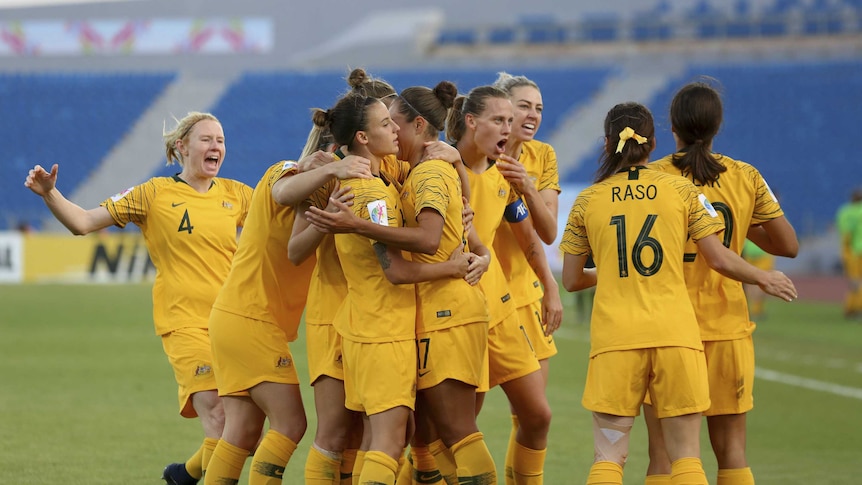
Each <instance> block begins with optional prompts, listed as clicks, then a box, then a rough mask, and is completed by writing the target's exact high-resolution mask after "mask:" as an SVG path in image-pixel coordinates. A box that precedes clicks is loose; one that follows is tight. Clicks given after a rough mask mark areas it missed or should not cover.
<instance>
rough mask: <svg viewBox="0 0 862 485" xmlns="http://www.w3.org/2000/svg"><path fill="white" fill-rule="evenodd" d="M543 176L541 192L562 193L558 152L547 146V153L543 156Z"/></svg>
mask: <svg viewBox="0 0 862 485" xmlns="http://www.w3.org/2000/svg"><path fill="white" fill-rule="evenodd" d="M542 158H543V160H542V174H541V175H540V176H539V180H538V182H539V184H538V187H537V188H538V189H539V191H542V190H546V189H548V190H556V191H557V192H560V172H559V168H558V167H557V152H556V151H554V147H552V146H551V145H547V151H545V153H544V154H543V157H542Z"/></svg>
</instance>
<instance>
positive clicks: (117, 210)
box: [24, 112, 251, 485]
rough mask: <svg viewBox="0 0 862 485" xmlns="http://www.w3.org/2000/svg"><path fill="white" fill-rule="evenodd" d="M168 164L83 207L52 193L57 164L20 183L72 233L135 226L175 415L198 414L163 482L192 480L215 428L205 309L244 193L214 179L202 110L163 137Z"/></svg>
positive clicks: (217, 406) (216, 406) (224, 265)
mask: <svg viewBox="0 0 862 485" xmlns="http://www.w3.org/2000/svg"><path fill="white" fill-rule="evenodd" d="M164 140H165V155H166V157H167V161H168V165H171V164H173V163H174V162H175V161H176V162H177V163H179V165H180V167H182V171H181V172H180V173H178V174H176V175H174V176H173V177H155V178H152V179H150V180H148V181H146V182H144V183H142V184H140V185H138V186H135V187H132V188H130V189H127V190H125V191H123V192H120V193H119V194H117V195H115V196H113V197H111V198H109V199H107V200H105V201H104V202H102V203H101V204H100V206H99V207H96V208H94V209H90V210H85V209H83V208H81V207H79V206H78V205H76V204H74V203H73V202H71V201H69V200H67V199H66V198H65V197H63V194H61V193H60V191H59V190H58V189H57V188H56V183H57V172H58V166H57V165H56V164H55V165H54V166H53V167H52V168H51V172H46V171H45V169H44V168H42V167H41V166H39V165H36V166H35V167H34V168H33V169H32V170H30V173H29V175H28V176H27V180H26V181H25V182H24V185H25V186H27V187H29V188H30V189H31V190H32V191H33V192H35V193H36V194H38V195H40V196H42V198H43V199H44V200H45V204H46V205H47V206H48V208H49V209H51V212H52V213H53V214H54V216H55V217H56V218H57V220H59V221H60V222H62V223H63V225H64V226H66V228H68V229H69V230H70V231H72V233H73V234H76V235H83V234H89V233H91V232H93V231H98V230H100V229H104V228H106V227H108V226H111V225H117V226H119V227H125V225H126V224H128V223H129V222H131V223H134V224H136V225H138V226H139V227H140V228H141V232H142V233H143V235H144V239H145V241H146V243H147V250H148V251H149V254H150V257H151V258H152V260H153V264H154V265H155V267H156V270H157V273H156V280H155V283H154V284H153V322H154V323H155V328H156V334H157V335H159V336H160V337H161V338H162V346H163V347H164V350H165V354H167V356H168V360H169V361H170V363H171V366H172V367H173V369H174V377H175V378H176V381H177V385H178V387H179V392H178V395H179V406H180V415H182V416H183V417H186V418H194V417H196V416H199V417H200V418H201V425H202V427H203V430H204V435H205V438H204V442H203V444H202V445H201V447H200V448H199V449H198V451H197V452H196V453H195V454H194V455H193V456H192V457H191V458H190V459H189V460H188V461H186V463H185V464H183V463H174V464H171V465H168V466H167V467H166V468H165V470H164V472H163V478H164V479H165V480H166V481H167V482H168V483H169V484H171V485H186V484H194V483H197V481H198V480H199V479H200V478H201V476H202V474H203V472H204V471H205V470H206V468H207V465H208V463H209V458H210V455H211V454H212V451H213V449H214V448H215V446H216V443H217V442H218V439H219V437H221V434H222V429H223V428H224V410H223V408H222V404H221V401H220V399H219V397H218V393H217V391H216V381H215V377H214V375H213V362H212V351H211V350H210V336H209V332H208V330H207V327H208V321H209V314H210V308H211V307H212V304H213V301H214V300H215V298H216V295H217V294H218V291H219V288H221V285H222V283H223V282H224V280H225V278H226V277H227V274H228V271H229V270H230V264H231V259H232V258H233V255H234V252H235V251H236V247H237V242H236V231H237V228H238V227H242V226H243V222H244V221H245V218H246V214H247V213H248V207H249V202H250V200H251V187H249V186H247V185H245V184H243V183H241V182H237V181H235V180H230V179H222V178H218V177H217V175H218V172H219V169H220V168H221V166H222V163H224V159H225V154H226V148H225V136H224V131H223V130H222V126H221V123H219V121H218V119H216V117H215V116H213V115H211V114H209V113H198V112H191V113H189V114H188V115H187V116H186V117H184V118H183V119H181V120H179V122H178V123H177V126H176V127H175V128H174V129H173V130H171V131H169V132H167V133H165V134H164Z"/></svg>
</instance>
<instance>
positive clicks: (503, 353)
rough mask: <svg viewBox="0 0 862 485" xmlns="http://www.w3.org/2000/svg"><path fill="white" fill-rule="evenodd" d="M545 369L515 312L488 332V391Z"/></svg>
mask: <svg viewBox="0 0 862 485" xmlns="http://www.w3.org/2000/svg"><path fill="white" fill-rule="evenodd" d="M540 368H541V365H539V359H537V358H536V352H535V351H533V347H532V346H531V345H530V339H529V338H527V331H526V329H525V328H524V327H523V326H522V325H521V323H520V320H518V312H512V313H511V314H510V315H509V316H508V317H506V318H505V319H504V320H503V321H502V322H500V323H498V324H497V325H495V326H494V327H492V328H491V329H489V330H488V388H489V389H492V388H494V386H497V385H499V384H505V383H506V382H509V381H513V380H515V379H517V378H519V377H524V376H525V375H527V374H531V373H533V372H536V371H537V370H539V369H540Z"/></svg>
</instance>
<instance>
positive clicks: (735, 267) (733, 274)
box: [697, 234, 797, 301]
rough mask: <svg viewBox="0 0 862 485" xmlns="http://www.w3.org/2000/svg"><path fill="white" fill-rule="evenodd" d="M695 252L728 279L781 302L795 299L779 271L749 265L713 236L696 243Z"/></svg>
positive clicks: (794, 289) (793, 292)
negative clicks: (751, 287)
mask: <svg viewBox="0 0 862 485" xmlns="http://www.w3.org/2000/svg"><path fill="white" fill-rule="evenodd" d="M697 252H698V253H700V254H702V255H703V257H704V258H705V259H706V264H708V265H709V267H710V268H712V269H713V270H715V271H718V272H719V273H721V274H722V275H724V276H727V277H728V278H731V279H734V280H737V281H741V282H743V283H749V284H752V285H757V286H759V287H760V289H761V290H763V291H764V292H765V293H769V294H770V295H773V296H777V297H779V298H781V299H783V300H787V301H793V300H795V299H796V297H797V293H796V287H795V286H793V282H792V281H790V278H788V277H787V276H785V274H784V273H782V272H781V271H764V270H762V269H759V268H756V267H754V266H752V265H751V264H749V263H748V262H747V261H745V260H744V259H742V257H740V256H739V255H738V254H736V253H734V252H733V251H731V250H730V249H727V248H726V247H724V244H722V243H721V241H720V240H719V239H718V236H716V235H715V234H710V235H709V236H707V237H705V238H703V239H701V240H699V241H697Z"/></svg>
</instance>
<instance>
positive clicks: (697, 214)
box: [672, 177, 724, 242]
mask: <svg viewBox="0 0 862 485" xmlns="http://www.w3.org/2000/svg"><path fill="white" fill-rule="evenodd" d="M673 178H674V180H673V182H672V184H673V185H674V186H675V188H676V189H677V191H678V192H679V195H680V197H682V200H683V202H684V203H685V206H686V207H687V208H688V234H689V236H691V239H692V240H693V241H695V242H697V241H699V240H701V239H703V238H705V237H707V236H709V235H710V234H717V233H720V232H721V231H723V230H724V223H722V222H721V218H720V217H718V212H716V210H715V208H714V207H712V204H711V203H710V202H709V199H707V198H706V196H705V195H703V194H702V193H700V191H698V190H697V187H695V186H694V184H692V183H691V182H690V181H689V180H688V179H685V178H683V177H673Z"/></svg>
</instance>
